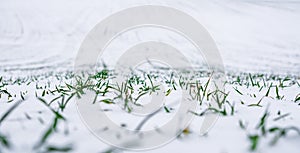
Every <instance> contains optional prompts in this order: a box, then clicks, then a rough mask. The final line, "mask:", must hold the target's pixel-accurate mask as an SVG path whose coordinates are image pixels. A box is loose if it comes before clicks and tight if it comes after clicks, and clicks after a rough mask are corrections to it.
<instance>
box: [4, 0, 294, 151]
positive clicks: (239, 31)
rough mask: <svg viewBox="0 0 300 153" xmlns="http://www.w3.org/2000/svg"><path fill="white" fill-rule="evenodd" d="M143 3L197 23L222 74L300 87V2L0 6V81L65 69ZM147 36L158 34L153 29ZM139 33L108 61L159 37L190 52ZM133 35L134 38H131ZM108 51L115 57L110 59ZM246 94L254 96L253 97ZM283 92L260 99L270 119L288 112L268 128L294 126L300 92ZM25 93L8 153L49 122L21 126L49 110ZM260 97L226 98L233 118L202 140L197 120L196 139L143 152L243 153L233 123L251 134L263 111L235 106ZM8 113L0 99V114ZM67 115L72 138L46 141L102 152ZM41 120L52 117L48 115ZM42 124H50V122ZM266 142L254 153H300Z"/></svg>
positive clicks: (32, 0)
mask: <svg viewBox="0 0 300 153" xmlns="http://www.w3.org/2000/svg"><path fill="white" fill-rule="evenodd" d="M142 4H160V5H165V6H170V7H174V8H177V9H179V10H182V11H184V12H186V13H188V14H190V15H191V16H193V17H195V18H196V19H198V20H199V22H200V23H201V24H203V25H204V26H205V27H206V28H207V30H208V31H209V32H210V33H211V35H212V36H213V38H214V39H215V41H216V42H217V45H218V47H219V50H220V54H221V56H222V58H223V62H224V65H225V66H226V70H227V71H228V72H253V71H254V72H262V73H275V74H293V75H296V76H298V81H299V76H300V43H299V42H300V30H299V27H300V20H299V19H300V1H297V0H295V1H284V0H270V1H258V0H257V1H243V0H233V1H229V0H225V1H198V0H190V1H187V2H186V1H179V0H176V1H174V0H167V1H164V2H162V1H161V0H151V1H145V0H143V1H142V0H139V1H134V0H128V1H122V0H119V1H117V0H115V1H110V0H105V1H104V0H102V1H101V2H99V1H96V0H94V1H84V2H83V1H79V0H76V1H72V2H68V1H66V0H49V1H38V0H29V1H14V0H6V1H5V0H2V1H0V53H1V56H0V75H3V76H11V75H13V76H16V75H23V74H27V73H31V74H32V73H37V71H36V69H38V72H43V71H48V70H54V69H56V68H58V69H67V68H70V66H72V63H73V59H74V58H75V57H76V53H77V50H78V48H79V46H80V43H81V42H82V40H83V39H84V37H85V36H86V35H87V33H88V32H89V30H91V29H92V28H93V27H94V26H95V25H96V24H97V23H98V22H99V21H101V20H102V19H104V18H105V17H107V16H109V15H110V14H111V13H112V12H117V11H119V10H122V9H125V8H128V7H132V6H138V5H142ZM150 30H153V32H156V33H160V34H161V33H162V31H159V30H157V29H150ZM153 32H152V33H153ZM145 33H147V30H137V31H134V32H131V33H128V34H125V35H124V36H122V37H121V38H120V39H118V40H116V42H114V46H112V47H111V48H108V50H107V52H108V53H107V54H106V56H107V57H108V59H109V60H108V61H110V60H111V61H113V60H116V59H115V56H117V54H118V51H119V50H123V49H124V47H126V45H132V44H135V43H136V42H138V41H145V40H152V39H158V38H160V39H162V40H165V41H169V42H170V43H171V44H174V45H176V44H177V46H179V47H180V46H181V47H182V50H184V51H186V50H192V49H191V48H190V46H189V45H188V44H185V43H183V44H182V45H181V44H180V43H178V42H181V40H180V38H177V39H175V40H173V39H171V38H170V37H172V36H173V35H174V34H172V33H168V32H164V33H163V34H166V35H167V36H160V35H156V34H153V35H151V34H150V35H149V33H148V34H146V35H143V34H145ZM135 34H137V37H134V36H135ZM128 38H130V39H128ZM111 52H113V54H112V55H111V54H110V53H111ZM186 52H188V51H186ZM191 52H192V53H191V54H192V56H193V55H194V54H195V56H197V55H196V53H195V51H194V52H193V51H191ZM106 59H107V58H106ZM24 88H27V87H24ZM30 88H34V87H30ZM11 90H16V93H19V92H18V90H20V89H19V88H17V87H12V89H11ZM22 90H24V89H22ZM27 90H28V89H27ZM253 90H254V89H253ZM29 91H30V90H29ZM32 91H34V90H33V89H32ZM228 91H232V93H234V91H233V89H232V87H228ZM242 91H244V92H247V89H242ZM251 92H254V93H257V95H259V94H260V93H258V92H257V91H251ZM272 92H273V94H274V93H275V92H274V91H272ZM281 92H284V93H285V97H286V99H285V100H284V101H279V100H274V99H271V98H269V99H265V100H264V102H265V103H264V104H263V105H264V106H266V105H267V103H272V105H271V106H270V107H271V108H270V110H271V113H272V114H273V115H274V116H276V113H277V111H278V110H281V112H283V113H291V115H290V116H288V117H287V118H285V119H283V120H280V121H279V122H278V123H274V124H280V125H287V126H288V125H295V126H299V123H300V120H299V118H298V116H299V115H300V114H299V113H300V112H299V106H297V104H295V103H292V100H294V98H295V96H296V95H297V94H298V93H299V87H296V86H294V87H291V88H287V89H284V91H281ZM264 93H265V92H263V93H261V95H263V94H264ZM31 94H32V96H31V97H30V98H29V99H28V100H27V101H28V102H27V103H25V104H22V105H21V106H20V107H19V108H18V109H17V110H16V111H15V112H14V113H13V114H12V115H11V116H10V117H9V118H8V120H7V121H6V122H5V124H3V127H1V129H2V131H1V132H4V133H7V134H8V135H9V137H10V138H11V139H12V142H13V143H14V145H15V146H14V150H11V151H8V152H31V149H32V146H33V144H34V143H35V142H36V141H37V140H38V139H39V136H40V135H41V133H42V132H43V131H44V130H45V129H46V128H47V126H46V125H47V124H49V123H48V122H50V119H51V116H49V115H48V116H47V115H44V117H45V118H44V120H45V124H46V125H42V124H40V123H39V122H38V121H37V119H33V120H31V121H27V120H25V115H24V112H29V113H30V112H31V113H32V114H34V112H36V111H37V110H45V111H46V110H47V108H44V107H43V105H36V102H37V100H36V99H35V97H34V96H33V95H34V93H31ZM273 96H274V95H273ZM260 98H261V96H258V98H249V96H240V95H238V94H236V93H235V94H232V95H231V97H230V100H231V101H233V102H235V103H237V106H238V108H237V113H236V114H235V115H234V116H232V117H231V116H229V117H221V118H220V119H219V120H218V122H217V123H216V125H215V126H214V128H213V129H212V130H211V132H210V133H209V135H208V136H207V137H200V136H198V135H197V132H198V129H199V126H200V125H201V121H202V120H201V119H203V118H197V117H196V118H195V121H194V122H193V123H192V130H193V132H194V134H192V135H190V136H188V137H187V138H185V139H184V140H180V139H179V140H175V141H173V142H172V143H170V144H168V145H166V146H164V147H162V148H159V149H157V150H151V151H149V152H212V153H227V152H228V153H240V152H247V151H248V146H249V142H248V140H247V137H246V134H245V132H244V131H243V130H241V129H240V128H239V126H238V121H239V120H240V119H242V120H245V121H247V122H249V126H250V127H251V126H252V127H254V126H255V125H256V123H257V122H258V120H259V118H260V116H261V115H262V114H263V112H264V110H265V108H255V109H254V108H253V109H249V108H248V107H244V106H242V105H239V102H240V99H242V100H243V101H245V102H246V103H249V104H250V103H253V101H254V102H257V101H258V100H259V99H260ZM33 105H34V107H32V106H33ZM10 106H11V105H9V104H6V103H5V102H4V101H2V100H1V102H0V114H2V113H3V112H5V110H7V109H8V108H9V107H10ZM66 111H67V112H66V114H68V115H67V116H68V117H69V118H68V120H69V125H68V126H69V129H70V135H69V136H68V137H66V138H65V137H64V135H63V134H61V135H60V134H57V135H55V137H53V138H52V141H53V142H56V143H58V144H60V142H61V144H66V143H68V142H74V146H75V150H74V152H80V153H81V152H100V151H102V150H104V149H106V148H107V147H108V146H107V145H106V144H104V143H102V142H101V141H99V140H98V139H97V138H95V137H94V136H93V135H92V134H90V133H89V131H88V130H87V129H86V127H85V126H84V124H83V123H82V122H81V120H80V118H79V115H78V114H77V110H76V106H75V104H71V105H70V106H69V108H68V109H67V110H66ZM47 113H48V114H50V112H47V111H46V114H47ZM33 116H34V115H33ZM37 116H38V115H37ZM33 118H34V117H33ZM47 118H49V121H48V122H47ZM62 126H63V125H62ZM62 129H63V128H62ZM268 139H269V138H267V140H266V142H262V143H261V144H260V146H259V149H258V152H262V153H268V152H272V153H273V152H278V153H281V152H285V151H287V150H288V151H289V152H291V153H297V152H299V147H298V145H299V142H300V138H299V136H294V135H292V136H291V137H288V138H283V139H281V140H280V141H279V143H278V144H277V145H276V146H273V147H270V146H269V145H268V144H267V143H268Z"/></svg>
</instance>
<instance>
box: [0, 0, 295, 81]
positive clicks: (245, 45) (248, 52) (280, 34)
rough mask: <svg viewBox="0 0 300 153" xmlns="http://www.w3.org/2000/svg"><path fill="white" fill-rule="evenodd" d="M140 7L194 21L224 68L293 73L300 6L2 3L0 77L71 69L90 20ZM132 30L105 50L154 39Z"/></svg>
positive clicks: (236, 1)
mask: <svg viewBox="0 0 300 153" xmlns="http://www.w3.org/2000/svg"><path fill="white" fill-rule="evenodd" d="M146 4H151V5H164V6H169V7H173V8H176V9H179V10H181V11H183V12H185V13H187V14H189V15H191V16H192V17H194V18H196V19H197V20H198V21H199V22H200V23H201V24H203V25H204V26H205V27H206V29H207V30H208V32H209V33H210V34H211V35H212V37H213V38H214V40H215V41H216V43H217V46H218V48H219V51H220V54H221V56H222V58H223V63H224V65H225V68H226V69H225V70H231V71H241V72H244V71H246V72H248V71H254V72H264V73H279V74H281V73H283V74H286V73H289V74H294V75H300V43H299V42H300V30H299V27H300V20H299V19H300V1H283V0H269V1H257V0H255V1H250V0H248V1H245V0H233V1H229V0H225V1H217V0H213V1H211V0H210V1H208V0H207V1H198V0H190V1H184V2H183V1H179V0H176V1H174V0H167V1H164V2H162V1H159V0H152V1H147V0H139V1H134V0H129V1H126V2H125V1H121V0H114V1H111V0H102V1H101V2H99V1H96V0H93V1H79V0H76V1H72V2H68V1H66V0H51V1H43V2H42V1H37V0H29V1H13V0H12V1H8V0H2V1H0V51H1V56H0V72H1V73H6V72H12V71H28V70H35V69H48V68H50V69H51V68H63V67H70V66H72V63H73V61H74V58H75V57H76V54H77V51H78V49H79V47H80V44H81V42H82V41H83V39H84V37H85V36H86V35H87V34H88V32H89V31H90V30H91V29H92V28H93V27H94V26H95V25H96V24H97V23H99V22H100V21H101V20H103V19H104V18H105V17H108V16H109V15H111V14H112V13H114V12H118V11H120V10H123V9H125V8H129V7H134V6H139V5H146ZM135 32H136V33H131V34H128V35H126V36H124V37H122V38H121V40H120V41H118V42H120V43H123V44H122V45H119V44H118V43H115V44H117V45H115V46H116V47H113V48H112V49H111V50H118V49H119V50H122V49H124V44H125V45H126V44H127V41H131V40H135V39H136V40H137V41H138V40H143V39H155V38H154V37H152V36H144V35H142V34H143V33H144V32H143V31H142V32H141V31H139V32H138V31H135ZM157 32H158V31H157ZM166 34H168V33H166ZM153 35H156V34H153ZM145 37H147V38H145ZM170 37H172V36H170ZM165 38H166V39H167V37H165ZM169 39H170V38H169ZM171 39H172V38H171ZM178 42H179V43H178ZM180 42H181V41H180V40H179V39H178V40H176V39H175V40H173V42H170V43H173V44H180ZM131 43H134V42H131ZM185 45H186V44H184V43H182V46H185ZM118 47H119V48H118ZM183 48H184V47H183ZM185 49H189V47H188V45H187V47H186V48H185ZM110 58H114V55H113V56H112V57H110ZM108 60H109V58H108Z"/></svg>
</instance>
